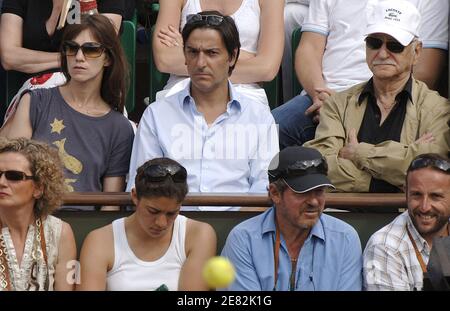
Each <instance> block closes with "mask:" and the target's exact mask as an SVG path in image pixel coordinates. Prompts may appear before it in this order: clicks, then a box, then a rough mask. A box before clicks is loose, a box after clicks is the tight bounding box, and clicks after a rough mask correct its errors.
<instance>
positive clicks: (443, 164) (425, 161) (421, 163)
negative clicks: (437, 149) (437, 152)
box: [408, 157, 450, 173]
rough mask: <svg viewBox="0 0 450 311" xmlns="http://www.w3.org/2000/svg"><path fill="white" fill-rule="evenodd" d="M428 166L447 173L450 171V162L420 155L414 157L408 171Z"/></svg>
mask: <svg viewBox="0 0 450 311" xmlns="http://www.w3.org/2000/svg"><path fill="white" fill-rule="evenodd" d="M426 167H433V168H436V169H438V170H441V171H443V172H445V173H450V162H448V161H445V160H441V159H434V158H429V157H418V158H416V159H414V160H413V161H412V162H411V164H410V165H409V168H408V172H410V171H414V170H418V169H421V168H426Z"/></svg>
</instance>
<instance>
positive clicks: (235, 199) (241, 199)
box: [63, 192, 406, 210]
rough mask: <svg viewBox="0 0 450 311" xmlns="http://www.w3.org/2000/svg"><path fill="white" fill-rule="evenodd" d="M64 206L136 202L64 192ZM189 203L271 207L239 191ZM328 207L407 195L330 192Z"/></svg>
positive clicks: (392, 202) (387, 203) (399, 204)
mask: <svg viewBox="0 0 450 311" xmlns="http://www.w3.org/2000/svg"><path fill="white" fill-rule="evenodd" d="M63 201H64V205H100V206H101V205H122V206H123V205H133V203H132V201H131V197H130V193H128V192H108V193H105V192H72V193H68V194H66V195H64V197H63ZM183 205H186V206H243V207H268V206H271V205H272V203H271V201H270V199H269V198H268V196H266V195H257V194H236V193H214V194H205V193H191V194H188V196H187V197H186V199H185V200H184V202H183ZM326 207H328V208H336V209H349V208H358V209H368V210H370V209H371V208H374V207H378V208H379V207H381V208H383V207H386V208H390V209H392V208H405V207H406V199H405V195H404V194H402V193H399V194H391V193H389V194H385V193H382V194H381V193H327V195H326Z"/></svg>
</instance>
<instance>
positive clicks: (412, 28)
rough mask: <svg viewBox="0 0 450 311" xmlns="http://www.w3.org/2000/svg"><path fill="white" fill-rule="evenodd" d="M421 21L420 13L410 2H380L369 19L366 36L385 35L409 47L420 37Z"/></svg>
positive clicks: (402, 0)
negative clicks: (415, 38) (373, 34)
mask: <svg viewBox="0 0 450 311" xmlns="http://www.w3.org/2000/svg"><path fill="white" fill-rule="evenodd" d="M420 19H421V16H420V13H419V11H418V10H417V8H416V7H415V6H414V5H413V4H412V3H411V2H409V1H406V0H395V1H392V0H391V1H380V2H379V3H378V4H377V5H376V6H375V7H374V8H373V11H372V13H371V16H369V18H368V24H367V29H366V36H367V35H369V34H372V33H385V34H388V35H390V36H391V37H393V38H395V39H396V40H397V41H398V42H400V43H401V44H402V45H403V46H407V45H408V44H410V43H411V41H412V40H413V39H414V37H418V36H419V25H420Z"/></svg>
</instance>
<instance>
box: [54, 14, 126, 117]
mask: <svg viewBox="0 0 450 311" xmlns="http://www.w3.org/2000/svg"><path fill="white" fill-rule="evenodd" d="M84 30H89V31H90V32H91V33H92V35H93V36H94V37H95V39H96V40H98V42H99V43H101V44H102V45H103V46H105V48H106V49H105V53H106V55H107V56H108V58H109V61H110V64H109V66H107V67H105V69H104V72H103V79H102V84H101V89H100V95H101V97H102V98H103V100H104V101H105V102H106V103H107V104H108V105H109V106H111V108H112V109H114V110H117V111H119V112H121V113H123V109H124V106H125V97H126V95H127V88H128V83H129V71H128V62H127V60H126V57H125V54H124V51H123V49H122V45H121V43H120V40H119V38H118V36H117V34H116V31H115V28H114V26H113V24H112V22H111V21H110V20H109V18H107V17H105V16H103V15H99V14H94V15H91V16H88V17H86V19H83V23H81V24H72V25H68V26H67V27H66V29H65V31H64V34H63V38H62V43H64V42H65V41H68V40H73V39H74V38H75V37H76V36H78V35H79V34H80V33H81V32H82V31H84ZM61 69H62V72H63V73H64V76H65V77H66V79H67V82H69V81H70V79H71V77H70V74H69V71H68V68H67V59H66V56H65V54H64V50H63V48H62V46H61Z"/></svg>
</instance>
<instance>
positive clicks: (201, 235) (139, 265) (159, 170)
mask: <svg viewBox="0 0 450 311" xmlns="http://www.w3.org/2000/svg"><path fill="white" fill-rule="evenodd" d="M186 177H187V172H186V169H185V168H184V167H183V166H181V165H180V164H179V163H178V162H176V161H174V160H171V159H169V158H155V159H153V160H150V161H147V162H146V163H144V164H143V165H142V166H141V167H139V168H138V170H137V175H136V179H135V188H133V190H132V191H131V198H132V200H133V203H134V204H135V205H136V211H135V212H134V213H133V214H132V215H131V216H129V217H126V218H121V219H118V220H115V221H114V222H113V223H112V224H110V225H108V226H106V227H103V228H100V229H97V230H95V231H93V232H91V233H90V234H89V235H88V236H87V237H86V239H85V241H84V243H83V247H82V250H81V256H80V266H81V280H82V281H81V283H80V284H79V285H77V290H112V291H117V290H127V291H128V290H171V291H172V290H207V289H208V288H207V286H206V284H205V282H204V281H203V279H202V276H201V274H202V268H203V266H204V264H205V263H206V261H207V260H208V259H209V258H210V257H212V256H214V255H215V253H216V243H217V240H216V234H215V232H214V229H213V228H212V227H211V226H210V225H209V224H206V223H203V222H198V221H195V220H192V219H188V218H186V217H185V216H182V215H179V212H180V206H181V203H182V201H183V200H184V198H185V196H186V194H187V192H188V186H187V182H186Z"/></svg>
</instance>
